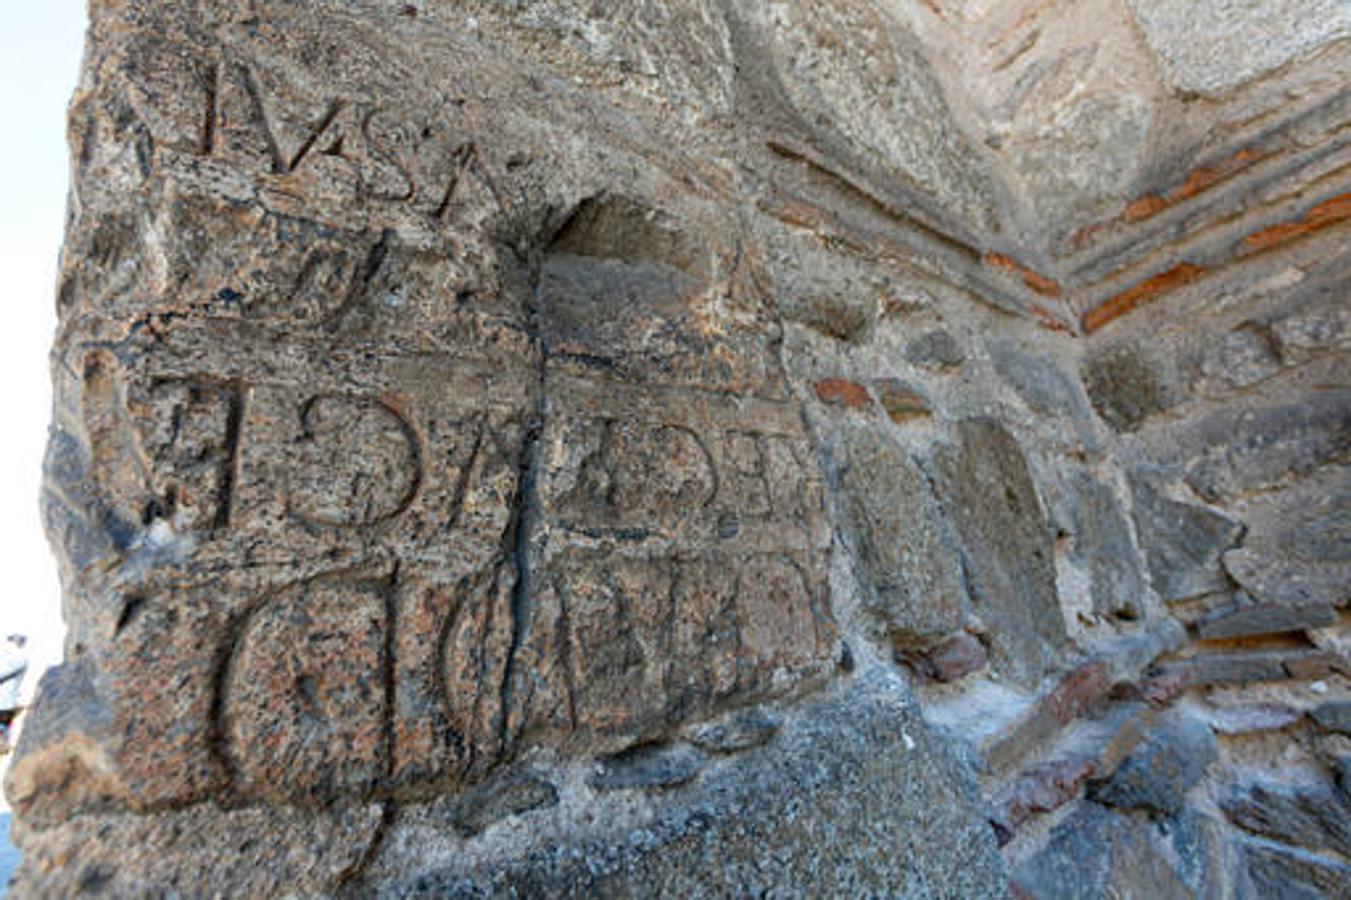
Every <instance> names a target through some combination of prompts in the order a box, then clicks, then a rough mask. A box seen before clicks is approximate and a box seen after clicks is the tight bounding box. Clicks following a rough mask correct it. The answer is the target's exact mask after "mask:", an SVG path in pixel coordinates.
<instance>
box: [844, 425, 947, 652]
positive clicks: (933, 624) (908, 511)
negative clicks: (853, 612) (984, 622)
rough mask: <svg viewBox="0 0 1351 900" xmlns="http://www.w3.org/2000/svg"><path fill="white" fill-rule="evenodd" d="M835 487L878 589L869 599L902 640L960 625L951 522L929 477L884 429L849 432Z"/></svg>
mask: <svg viewBox="0 0 1351 900" xmlns="http://www.w3.org/2000/svg"><path fill="white" fill-rule="evenodd" d="M844 443H845V446H844V453H845V454H846V460H847V461H846V462H844V463H843V465H842V466H841V468H840V479H841V485H840V490H841V493H842V495H843V497H844V503H845V505H846V516H847V522H848V524H849V528H850V531H851V532H852V533H853V535H854V539H855V541H856V542H857V544H858V550H859V562H860V564H861V568H862V569H863V571H864V572H865V573H866V580H867V582H870V583H871V585H872V588H873V590H874V591H875V593H876V599H875V600H872V601H866V602H865V603H866V605H868V606H869V607H870V608H873V609H874V610H875V611H876V613H877V615H878V616H879V617H880V618H881V620H882V621H883V623H884V624H885V625H886V628H887V630H888V631H889V632H890V633H891V634H892V636H893V639H895V640H897V641H900V642H905V641H910V640H916V639H925V638H934V637H937V636H940V635H944V634H948V633H950V632H952V631H954V630H956V629H958V628H960V627H961V626H962V624H963V623H964V618H965V615H966V612H967V609H968V606H969V600H968V598H967V590H966V584H965V580H964V578H963V576H962V564H961V561H960V559H959V557H958V555H957V548H956V546H955V543H954V539H953V537H952V535H951V529H950V526H949V525H948V523H947V520H946V519H945V518H944V516H943V513H942V511H941V510H940V509H939V507H938V504H937V502H936V501H935V500H934V497H933V493H932V490H931V489H930V487H929V482H928V480H927V479H926V478H925V477H924V475H923V473H922V472H921V471H920V469H919V467H918V466H917V465H915V463H914V461H913V460H911V459H910V457H909V455H908V454H907V453H906V452H905V450H904V449H903V448H902V447H901V446H900V445H899V444H897V443H896V442H895V441H894V440H892V439H891V438H890V437H888V436H887V435H886V434H884V433H883V432H881V431H879V430H877V429H874V428H866V429H857V430H851V431H849V432H848V433H847V434H846V436H845V439H844Z"/></svg>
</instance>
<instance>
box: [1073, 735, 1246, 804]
mask: <svg viewBox="0 0 1351 900" xmlns="http://www.w3.org/2000/svg"><path fill="white" fill-rule="evenodd" d="M1218 758H1219V744H1218V742H1217V741H1216V740H1215V735H1214V734H1213V733H1212V732H1211V730H1210V726H1208V725H1206V724H1205V723H1204V722H1201V721H1199V720H1197V719H1193V718H1190V717H1188V716H1184V715H1171V716H1168V717H1166V718H1164V719H1163V720H1161V721H1159V722H1158V723H1157V725H1156V727H1155V728H1154V730H1153V731H1151V732H1150V734H1149V735H1148V736H1146V737H1145V739H1144V741H1143V742H1142V743H1141V744H1139V745H1138V746H1137V747H1136V748H1135V749H1134V750H1132V751H1131V753H1130V755H1129V756H1127V757H1126V760H1125V761H1124V762H1123V763H1122V764H1121V765H1120V766H1119V767H1118V768H1117V770H1116V772H1114V773H1113V774H1112V776H1111V778H1109V779H1107V780H1106V781H1104V782H1101V783H1099V784H1097V785H1094V786H1093V788H1092V796H1093V798H1094V799H1095V800H1097V801H1099V802H1100V803H1106V804H1109V805H1111V806H1116V807H1120V808H1122V809H1149V810H1154V811H1157V812H1161V813H1165V814H1168V815H1173V814H1176V813H1177V812H1178V811H1179V810H1181V809H1182V806H1183V804H1184V803H1185V802H1186V796H1185V795H1186V793H1187V791H1189V790H1190V789H1191V788H1192V787H1194V786H1195V785H1196V783H1197V782H1198V781H1199V780H1200V779H1201V776H1202V775H1203V774H1204V773H1205V770H1206V769H1207V768H1208V767H1209V766H1210V764H1211V763H1213V762H1215V760H1216V759H1218Z"/></svg>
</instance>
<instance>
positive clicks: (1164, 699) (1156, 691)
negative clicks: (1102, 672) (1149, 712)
mask: <svg viewBox="0 0 1351 900" xmlns="http://www.w3.org/2000/svg"><path fill="white" fill-rule="evenodd" d="M1186 689H1187V682H1186V679H1185V678H1184V677H1183V675H1182V673H1180V672H1169V673H1165V674H1163V675H1156V676H1154V677H1152V678H1142V679H1141V680H1139V681H1135V682H1122V683H1121V684H1118V685H1116V686H1115V687H1113V688H1112V699H1114V700H1141V701H1143V702H1145V703H1148V704H1149V705H1150V706H1167V705H1168V704H1169V703H1172V702H1173V701H1174V700H1176V699H1177V698H1178V697H1180V696H1182V692H1183V691H1185V690H1186Z"/></svg>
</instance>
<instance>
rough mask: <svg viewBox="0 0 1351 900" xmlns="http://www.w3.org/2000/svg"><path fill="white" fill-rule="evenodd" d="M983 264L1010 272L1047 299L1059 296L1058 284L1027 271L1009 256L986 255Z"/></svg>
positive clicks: (1037, 273) (1025, 267) (1029, 270)
mask: <svg viewBox="0 0 1351 900" xmlns="http://www.w3.org/2000/svg"><path fill="white" fill-rule="evenodd" d="M985 264H986V265H988V266H990V267H991V268H993V269H1003V270H1004V271H1006V272H1012V273H1013V274H1014V275H1017V276H1019V277H1020V278H1022V279H1023V284H1026V285H1027V286H1028V287H1030V288H1031V289H1032V290H1034V291H1036V292H1037V293H1038V294H1042V295H1044V296H1047V297H1059V296H1060V293H1061V291H1060V283H1059V282H1057V281H1055V280H1054V279H1051V278H1047V277H1046V276H1045V275H1042V274H1041V273H1039V272H1035V271H1033V270H1032V269H1029V268H1028V267H1027V266H1025V265H1023V264H1022V263H1020V262H1018V260H1016V259H1014V258H1013V257H1011V256H1006V255H1004V254H1003V253H993V252H991V253H986V254H985Z"/></svg>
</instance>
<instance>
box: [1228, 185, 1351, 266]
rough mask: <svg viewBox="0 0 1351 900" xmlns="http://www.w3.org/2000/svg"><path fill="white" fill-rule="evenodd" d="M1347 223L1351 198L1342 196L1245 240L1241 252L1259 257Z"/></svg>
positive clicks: (1350, 215) (1249, 236) (1350, 208)
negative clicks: (1260, 253) (1302, 238)
mask: <svg viewBox="0 0 1351 900" xmlns="http://www.w3.org/2000/svg"><path fill="white" fill-rule="evenodd" d="M1347 219H1351V194H1340V195H1338V196H1336V197H1333V198H1332V199H1331V200H1325V201H1323V202H1322V203H1320V204H1318V205H1317V206H1315V207H1313V208H1312V209H1310V210H1309V211H1308V212H1306V213H1305V214H1304V215H1303V216H1301V217H1300V218H1298V219H1294V220H1292V221H1289V222H1281V223H1280V224H1278V225H1272V226H1271V227H1270V228H1264V229H1262V230H1261V231H1257V232H1254V233H1252V234H1250V235H1248V236H1247V237H1245V238H1244V239H1243V243H1242V245H1241V247H1240V251H1241V252H1244V253H1258V252H1261V251H1262V250H1270V249H1271V248H1272V247H1279V246H1280V245H1281V244H1284V243H1287V242H1289V241H1293V240H1294V239H1295V238H1298V237H1302V236H1304V235H1306V234H1313V233H1314V232H1316V231H1322V230H1323V229H1324V228H1331V227H1332V226H1333V225H1336V224H1337V223H1338V222H1343V221H1345V220H1347Z"/></svg>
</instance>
